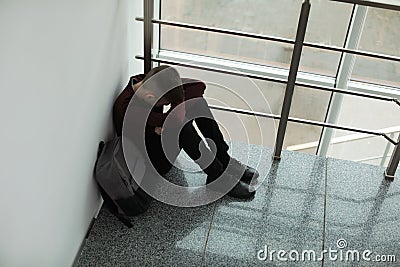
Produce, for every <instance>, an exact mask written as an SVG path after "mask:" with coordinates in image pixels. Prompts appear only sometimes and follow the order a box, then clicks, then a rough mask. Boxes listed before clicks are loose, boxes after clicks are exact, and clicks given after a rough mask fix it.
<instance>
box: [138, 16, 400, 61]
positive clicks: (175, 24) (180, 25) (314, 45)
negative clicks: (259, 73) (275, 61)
mask: <svg viewBox="0 0 400 267" xmlns="http://www.w3.org/2000/svg"><path fill="white" fill-rule="evenodd" d="M136 20H137V21H144V19H143V18H141V17H137V18H136ZM152 22H153V23H157V24H160V25H166V26H172V27H177V28H186V29H192V30H200V31H207V32H215V33H222V34H228V35H233V36H241V37H248V38H253V39H259V40H264V41H273V42H279V43H286V44H294V40H291V39H287V38H281V37H275V36H269V35H264V34H255V33H249V32H243V31H237V30H228V29H223V28H217V27H208V26H203V25H198V24H191V23H182V22H176V21H168V20H160V19H153V20H152ZM303 45H304V46H307V47H311V48H318V49H323V50H329V51H335V52H343V53H349V54H355V55H359V56H365V57H371V58H379V59H385V60H390V61H397V62H400V57H398V56H392V55H385V54H379V53H375V52H368V51H363V50H355V49H347V48H342V47H339V46H334V45H325V44H317V43H312V42H304V43H303Z"/></svg>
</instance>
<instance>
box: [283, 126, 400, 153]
mask: <svg viewBox="0 0 400 267" xmlns="http://www.w3.org/2000/svg"><path fill="white" fill-rule="evenodd" d="M379 132H381V133H384V134H389V135H390V138H393V136H391V134H393V133H398V132H400V127H390V128H384V129H380V130H379ZM368 138H372V136H371V135H368V134H352V135H345V136H340V137H335V138H333V139H332V142H331V144H332V145H335V144H341V143H347V142H353V141H359V140H363V139H368ZM317 146H318V141H315V142H307V143H303V144H298V145H291V146H288V147H287V148H286V149H287V150H290V151H298V150H304V149H310V148H314V147H317Z"/></svg>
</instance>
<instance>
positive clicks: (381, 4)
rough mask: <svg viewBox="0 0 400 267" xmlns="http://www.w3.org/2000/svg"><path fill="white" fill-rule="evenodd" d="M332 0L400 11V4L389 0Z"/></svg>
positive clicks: (333, 0)
mask: <svg viewBox="0 0 400 267" xmlns="http://www.w3.org/2000/svg"><path fill="white" fill-rule="evenodd" d="M330 1H332V2H342V3H348V4H354V5H363V6H370V7H376V8H383V9H389V10H396V11H400V5H394V4H392V3H389V1H387V0H386V1H385V0H378V1H376V0H375V1H371V0H330ZM392 2H393V1H392Z"/></svg>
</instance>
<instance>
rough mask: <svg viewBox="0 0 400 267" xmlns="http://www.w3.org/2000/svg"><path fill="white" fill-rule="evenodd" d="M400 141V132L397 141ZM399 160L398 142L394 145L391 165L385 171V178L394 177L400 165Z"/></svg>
mask: <svg viewBox="0 0 400 267" xmlns="http://www.w3.org/2000/svg"><path fill="white" fill-rule="evenodd" d="M399 142H400V134H399V138H398V140H397V143H399ZM399 160H400V145H399V144H397V145H396V146H395V147H394V150H393V154H392V157H391V158H390V161H389V165H388V167H387V169H386V171H385V178H386V179H389V180H393V179H394V174H395V173H396V170H397V167H398V166H399Z"/></svg>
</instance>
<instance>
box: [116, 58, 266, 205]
mask: <svg viewBox="0 0 400 267" xmlns="http://www.w3.org/2000/svg"><path fill="white" fill-rule="evenodd" d="M159 77H162V78H159ZM168 84H169V85H172V86H168ZM168 87H171V88H172V89H171V88H168ZM205 87H206V86H205V84H204V83H203V82H201V81H198V80H193V79H185V78H182V79H181V78H180V76H179V73H178V72H177V70H176V69H174V68H172V67H170V66H167V65H163V66H159V67H156V68H153V69H152V70H150V71H149V72H148V73H147V74H146V75H144V74H140V75H136V76H133V77H131V78H130V80H129V83H128V85H127V86H126V88H125V89H124V90H123V91H122V93H121V94H120V95H119V96H118V98H117V99H116V101H115V103H114V107H113V119H114V126H115V128H116V131H117V134H118V135H119V136H120V135H122V126H123V121H124V116H125V113H126V110H127V108H128V105H129V102H130V101H131V99H132V98H133V96H134V95H135V97H136V98H137V99H139V102H137V103H136V102H135V103H134V104H135V105H141V106H142V107H143V108H144V109H145V108H148V109H151V112H150V115H149V117H148V119H147V121H146V126H145V146H146V152H147V155H148V157H149V160H150V162H151V163H152V164H153V166H154V168H155V169H156V170H157V172H158V173H159V174H160V175H164V174H165V173H167V172H168V171H169V170H170V169H171V168H172V166H173V163H171V162H170V160H168V157H167V155H166V153H165V151H164V149H163V147H162V142H161V140H162V138H161V137H162V134H163V131H164V129H165V127H164V122H165V120H166V118H167V116H168V115H171V116H172V121H173V122H174V124H176V125H179V124H181V126H182V128H181V131H180V132H179V134H177V135H178V136H176V138H178V144H179V149H183V150H184V151H185V152H186V153H187V154H188V155H189V157H190V158H191V159H192V160H194V161H195V162H196V163H197V164H198V165H199V166H200V167H201V168H202V170H203V171H204V172H205V173H206V174H207V180H206V182H207V184H209V183H211V182H213V181H214V180H216V179H217V178H218V177H220V176H221V175H223V176H225V177H226V176H229V177H231V178H232V179H235V177H237V176H238V175H241V177H240V180H238V178H236V180H238V182H237V183H236V185H235V186H234V187H233V188H232V189H231V190H230V191H229V192H228V193H227V195H229V196H231V197H235V198H242V199H248V198H251V197H253V196H254V194H255V191H254V188H253V187H252V186H250V185H249V183H250V181H251V180H252V179H253V178H257V177H258V176H259V174H258V172H257V171H256V170H255V169H253V168H251V167H249V166H246V165H244V164H242V163H240V162H239V161H237V160H236V159H234V158H231V157H230V156H229V154H228V152H227V151H228V149H229V147H228V145H227V144H226V142H225V141H224V139H223V135H222V133H221V131H220V129H219V127H218V124H217V122H216V121H215V120H214V117H213V115H212V113H211V111H210V108H209V106H208V104H207V102H206V100H205V99H204V98H203V94H204V90H205ZM185 103H186V104H185ZM167 105H171V107H170V111H169V112H167V113H163V108H164V106H167ZM144 109H143V110H144ZM139 110H140V109H139ZM171 111H177V112H172V113H171ZM143 114H145V112H143ZM196 114H206V116H202V117H198V116H196ZM138 115H139V116H141V114H138ZM191 118H194V119H191ZM193 121H195V122H196V125H197V127H198V128H199V130H200V131H201V133H202V134H203V136H204V137H205V138H206V140H207V143H208V144H209V147H210V149H208V148H207V147H206V146H205V144H204V142H203V140H202V138H201V137H200V136H199V135H198V132H197V131H196V130H195V128H194V126H193ZM132 123H134V122H132ZM173 141H174V140H168V142H173ZM204 151H205V152H206V153H204ZM177 156H178V155H177V154H176V155H174V156H173V158H172V161H174V160H175V159H176V157H177Z"/></svg>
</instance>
